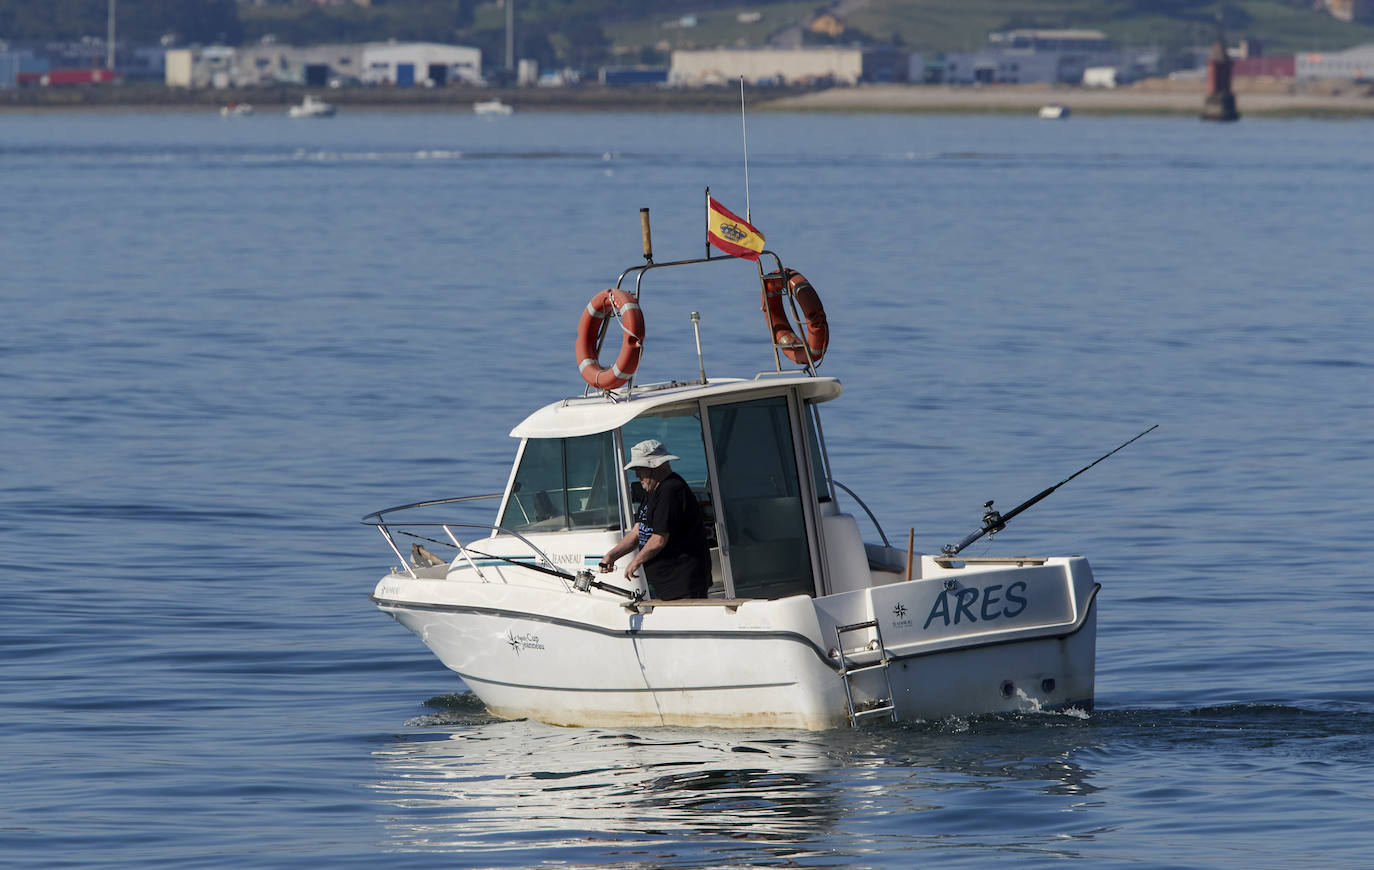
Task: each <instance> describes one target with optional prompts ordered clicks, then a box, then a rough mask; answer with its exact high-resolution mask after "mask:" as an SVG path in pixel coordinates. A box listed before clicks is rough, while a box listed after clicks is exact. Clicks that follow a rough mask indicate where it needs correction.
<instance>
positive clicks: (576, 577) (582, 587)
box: [464, 547, 644, 601]
mask: <svg viewBox="0 0 1374 870" xmlns="http://www.w3.org/2000/svg"><path fill="white" fill-rule="evenodd" d="M464 549H466V550H467V551H468V552H469V553H471V554H473V555H474V556H481V557H482V558H483V559H496V560H498V561H501V562H509V563H510V564H512V565H519V566H520V567H521V568H529V569H530V570H531V571H538V572H539V573H541V574H552V575H553V576H555V577H562V578H563V579H564V580H571V581H572V582H573V588H574V589H576V590H577V591H578V592H587V591H589V590H590V589H601V590H603V591H605V592H613V593H615V594H616V595H621V596H624V597H625V598H628V599H630V600H631V601H639V600H640V599H641V598H643V597H644V593H642V592H640V591H639V590H638V589H636V590H634V591H633V592H632V591H630V590H629V589H622V588H620V587H619V586H616V585H614V584H611V583H603V582H602V581H600V580H597V579H596V578H595V577H593V576H592V572H590V571H578V572H577V573H576V574H569V573H568V572H567V571H563V570H561V569H559V568H545V567H544V566H543V565H535V564H534V563H532V562H522V561H520V560H519V559H508V558H506V557H505V556H494V555H492V554H491V553H479V552H478V551H476V550H474V549H472V548H471V547H466V548H464Z"/></svg>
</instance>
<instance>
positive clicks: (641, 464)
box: [625, 438, 682, 471]
mask: <svg viewBox="0 0 1374 870" xmlns="http://www.w3.org/2000/svg"><path fill="white" fill-rule="evenodd" d="M681 458H682V457H680V456H674V455H673V454H671V453H669V452H668V448H667V447H664V446H663V442H662V441H659V440H658V439H656V438H650V439H649V440H648V441H641V442H639V443H638V444H636V445H635V446H633V447H631V448H630V461H629V462H627V463H625V470H626V471H629V470H630V469H631V468H658V467H659V466H660V465H662V464H663V463H665V462H675V461H677V460H679V459H681Z"/></svg>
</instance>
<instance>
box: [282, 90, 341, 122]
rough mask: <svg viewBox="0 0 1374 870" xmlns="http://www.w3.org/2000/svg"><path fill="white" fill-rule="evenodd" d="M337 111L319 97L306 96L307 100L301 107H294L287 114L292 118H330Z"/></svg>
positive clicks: (303, 101)
mask: <svg viewBox="0 0 1374 870" xmlns="http://www.w3.org/2000/svg"><path fill="white" fill-rule="evenodd" d="M336 111H337V109H335V108H334V105H333V104H332V103H327V102H325V101H324V100H321V99H320V98H319V97H316V96H313V95H311V94H306V96H305V99H304V100H302V101H301V103H300V105H297V106H292V107H291V108H289V109H287V110H286V113H287V114H288V115H289V116H291V117H292V118H328V117H331V116H333V115H334V113H335V112H336Z"/></svg>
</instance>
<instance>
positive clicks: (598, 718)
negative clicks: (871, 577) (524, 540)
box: [373, 559, 1097, 730]
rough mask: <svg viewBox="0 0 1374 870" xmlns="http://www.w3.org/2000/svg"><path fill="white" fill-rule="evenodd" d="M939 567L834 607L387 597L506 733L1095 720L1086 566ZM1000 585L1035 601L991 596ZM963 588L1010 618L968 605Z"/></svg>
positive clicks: (392, 590) (448, 590)
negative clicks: (853, 719)
mask: <svg viewBox="0 0 1374 870" xmlns="http://www.w3.org/2000/svg"><path fill="white" fill-rule="evenodd" d="M1079 563H1081V564H1079ZM926 567H927V569H928V571H929V573H930V574H932V576H930V577H924V578H922V579H918V580H913V581H905V582H898V583H891V584H888V585H883V586H878V587H875V588H868V589H860V590H856V591H854V592H849V593H845V594H843V595H835V596H827V597H825V598H821V599H812V598H809V597H807V596H794V597H791V598H784V599H780V600H774V601H763V600H758V601H726V600H722V599H707V600H703V601H698V602H671V603H654V602H640V603H638V604H628V603H626V602H624V600H623V599H616V598H614V597H613V596H609V595H600V594H595V593H593V594H587V593H576V592H569V591H568V590H567V588H566V587H563V586H562V585H561V584H560V583H558V582H552V583H550V582H545V581H542V580H539V579H531V580H529V581H527V582H525V583H520V582H517V583H508V582H475V581H473V580H470V579H464V577H465V574H464V572H463V571H461V570H455V571H454V572H453V573H452V574H450V575H449V576H447V577H440V578H433V579H421V578H411V577H407V576H404V575H396V574H392V575H389V576H388V577H386V578H383V580H382V581H381V582H380V583H379V584H378V586H377V590H376V592H375V593H374V595H373V600H374V601H375V602H376V604H377V606H378V607H379V608H380V609H382V610H383V611H384V612H386V613H388V614H390V615H391V616H393V617H394V618H395V619H396V620H397V621H399V622H400V623H401V624H402V625H404V626H405V627H406V628H407V629H409V630H410V631H411V632H413V633H414V634H415V635H416V636H418V637H419V638H421V640H423V641H424V642H425V644H426V645H427V646H429V647H430V649H431V650H433V652H434V653H435V655H437V656H438V658H439V659H440V660H441V661H442V662H443V663H444V664H445V665H446V666H447V667H449V668H450V669H451V670H453V671H455V672H456V673H457V674H458V675H459V676H461V677H462V679H463V681H464V682H465V683H466V684H467V685H468V687H469V688H470V689H471V690H472V691H473V692H474V693H475V694H476V695H477V696H478V697H479V698H480V699H481V700H482V702H483V703H484V704H485V705H486V706H487V708H488V710H489V711H490V712H491V713H492V714H493V715H496V716H499V717H502V718H526V717H527V718H532V719H537V720H540V721H543V722H548V723H551V724H557V725H575V726H605V727H620V726H644V725H675V726H684V727H741V728H742V727H778V728H794V729H808V730H824V729H829V728H836V727H844V726H846V725H848V724H849V723H850V715H849V703H850V702H849V697H852V699H853V704H854V706H855V708H856V709H858V710H863V709H865V708H866V707H873V706H877V705H880V704H881V703H882V702H883V700H884V699H886V698H889V697H890V698H891V699H892V703H893V706H894V707H895V713H896V717H897V718H900V719H905V720H923V719H938V718H944V717H948V716H960V715H977V714H984V713H1000V712H1013V711H1033V710H1047V709H1062V708H1067V707H1075V708H1079V709H1084V710H1087V709H1091V706H1092V703H1093V672H1094V666H1095V647H1096V610H1095V593H1096V588H1097V587H1096V584H1095V583H1093V582H1092V578H1091V573H1090V571H1089V570H1088V568H1087V565H1086V562H1084V561H1083V560H1081V559H1073V560H1066V561H1065V563H1064V564H1060V565H1054V566H1044V565H1040V566H1039V567H1024V568H1021V567H1016V568H1009V569H1005V570H995V571H983V572H976V573H974V574H968V573H964V574H959V575H958V576H960V577H961V578H962V579H963V580H965V581H968V580H970V579H972V580H973V582H972V583H968V582H965V583H964V584H963V585H962V586H961V585H959V584H955V585H954V586H951V585H950V583H949V582H948V581H949V578H948V577H945V576H942V575H941V570H942V569H938V568H936V567H935V566H934V565H933V564H930V565H927V566H926ZM949 573H954V572H949ZM979 584H981V585H979ZM1018 584H1019V585H1018ZM999 588H1000V589H1007V588H1010V589H1012V590H1018V591H1014V592H1013V593H1011V595H1010V598H1009V599H1008V598H1007V597H1006V593H989V592H987V591H986V590H988V589H993V590H997V589H999ZM960 589H966V590H967V589H982V590H984V592H983V595H984V598H985V600H986V601H991V602H993V604H991V605H984V606H981V607H975V605H973V604H971V603H965V604H964V606H963V607H960V602H961V601H965V599H961V598H960V597H959V596H960V594H961V593H960V592H959V590H960ZM967 594H970V595H971V594H972V593H967ZM994 595H997V596H999V597H993V596H994ZM944 599H947V600H948V601H949V602H951V604H949V605H948V606H947V605H945V604H942V600H944ZM1007 600H1010V601H1011V602H1012V606H1008V605H1007V603H1006V602H1007ZM1022 600H1025V601H1026V602H1027V603H1026V604H1025V605H1022V604H1021V603H1020V602H1021V601H1022ZM1018 608H1019V609H1018ZM994 610H995V612H994ZM1012 611H1015V613H1014V614H1013V616H1012V617H1007V616H1005V614H1007V613H1011V612H1012ZM913 613H919V614H920V615H921V618H920V619H913V618H912V617H911V615H912V614H913ZM950 613H953V617H952V618H953V620H954V622H953V623H952V624H951V625H949V626H946V625H944V624H943V623H944V622H945V621H946V620H947V617H948V615H949V614H950ZM1023 614H1024V616H1025V617H1026V619H1023V620H1021V621H1020V622H1017V621H1016V618H1019V617H1021V616H1022V615H1023ZM965 615H967V616H968V619H964V620H962V623H963V624H959V622H960V617H962V616H965ZM979 617H994V618H991V619H989V618H981V619H980V618H979ZM865 620H866V621H871V622H873V623H876V624H877V625H876V626H875V628H879V629H881V631H882V632H883V635H882V638H881V643H879V639H878V636H877V633H876V631H874V630H873V629H869V630H866V631H865V630H861V631H859V632H858V633H851V634H849V635H848V636H847V637H846V638H845V640H844V641H843V642H844V643H845V646H846V651H845V657H844V659H843V661H842V660H841V657H840V655H839V654H838V651H837V647H838V645H839V644H840V642H841V641H840V640H839V637H840V635H837V633H836V627H837V626H842V625H847V624H852V623H855V622H859V621H865ZM1002 623H1007V624H1005V625H1004V624H1002ZM918 626H919V627H918ZM850 644H853V645H854V646H853V648H849V647H850ZM884 661H886V667H877V668H870V669H868V670H864V671H859V670H858V669H859V668H861V667H863V666H864V665H872V664H882V663H883V662H884ZM845 667H849V668H850V669H852V673H851V675H850V676H849V677H848V679H846V677H845V675H844V669H845ZM889 681H890V694H889ZM846 682H848V684H849V685H848V688H849V693H850V694H849V696H847V695H846Z"/></svg>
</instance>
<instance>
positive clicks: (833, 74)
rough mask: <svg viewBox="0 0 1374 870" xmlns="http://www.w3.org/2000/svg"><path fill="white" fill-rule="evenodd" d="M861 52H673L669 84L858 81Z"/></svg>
mask: <svg viewBox="0 0 1374 870" xmlns="http://www.w3.org/2000/svg"><path fill="white" fill-rule="evenodd" d="M863 72H864V52H863V51H862V50H861V49H857V48H717V49H704V50H686V49H682V50H678V51H674V52H673V56H672V63H671V66H670V67H669V69H668V83H669V84H671V85H680V86H685V87H698V86H702V85H723V84H727V83H729V82H738V81H739V80H740V78H741V77H742V78H743V79H744V81H745V83H747V84H751V85H784V84H808V83H811V82H818V81H834V82H835V84H839V85H854V84H858V82H859V80H860V79H861V78H863Z"/></svg>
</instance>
